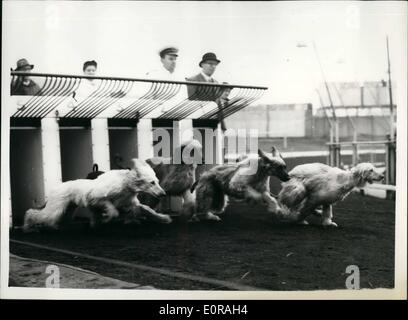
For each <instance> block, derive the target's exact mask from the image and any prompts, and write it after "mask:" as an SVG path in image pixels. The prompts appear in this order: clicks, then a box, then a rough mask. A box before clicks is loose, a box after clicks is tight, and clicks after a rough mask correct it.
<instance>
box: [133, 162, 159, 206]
mask: <svg viewBox="0 0 408 320" xmlns="http://www.w3.org/2000/svg"><path fill="white" fill-rule="evenodd" d="M132 164H133V167H132V170H134V171H135V172H136V175H137V178H138V179H137V180H138V181H137V187H138V189H140V190H141V191H143V192H146V193H149V194H151V195H152V196H155V197H157V198H160V197H163V196H165V195H166V192H165V191H164V190H163V189H162V187H160V184H159V179H157V177H156V174H155V172H154V170H153V169H152V167H151V166H149V165H148V164H147V162H146V161H143V160H140V159H133V160H132Z"/></svg>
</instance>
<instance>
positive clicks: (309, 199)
mask: <svg viewBox="0 0 408 320" xmlns="http://www.w3.org/2000/svg"><path fill="white" fill-rule="evenodd" d="M289 176H290V180H289V181H288V182H285V183H283V187H282V190H281V191H280V193H279V195H278V201H279V204H280V206H281V209H282V211H281V212H282V213H283V214H282V217H281V218H282V219H283V220H288V221H296V222H303V223H304V224H307V223H306V222H305V221H304V219H305V218H306V217H307V216H309V215H311V214H315V213H316V210H317V208H319V207H321V206H322V209H323V210H322V214H323V220H322V225H324V226H334V227H337V224H336V223H335V222H333V220H332V219H333V210H332V205H333V204H334V203H336V202H338V201H342V200H344V199H345V198H346V197H347V196H348V195H349V194H350V192H351V191H352V190H353V189H354V188H355V187H359V188H361V187H363V186H364V185H365V184H366V183H373V182H374V181H380V180H382V179H384V175H383V174H381V173H379V172H377V171H376V169H375V167H374V166H373V165H372V164H371V163H359V164H358V165H356V166H355V167H353V168H351V169H350V170H347V171H346V170H342V169H339V168H336V167H330V166H328V165H325V164H322V163H308V164H302V165H299V166H296V167H295V168H293V169H292V171H290V172H289Z"/></svg>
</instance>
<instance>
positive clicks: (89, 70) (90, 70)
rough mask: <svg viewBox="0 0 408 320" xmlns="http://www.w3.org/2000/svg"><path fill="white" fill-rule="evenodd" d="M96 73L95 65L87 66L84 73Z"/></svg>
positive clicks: (88, 74) (92, 74)
mask: <svg viewBox="0 0 408 320" xmlns="http://www.w3.org/2000/svg"><path fill="white" fill-rule="evenodd" d="M95 74H96V67H95V66H87V67H86V68H85V70H84V75H86V76H94V75H95Z"/></svg>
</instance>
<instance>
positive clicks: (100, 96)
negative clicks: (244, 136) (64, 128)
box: [11, 71, 267, 120]
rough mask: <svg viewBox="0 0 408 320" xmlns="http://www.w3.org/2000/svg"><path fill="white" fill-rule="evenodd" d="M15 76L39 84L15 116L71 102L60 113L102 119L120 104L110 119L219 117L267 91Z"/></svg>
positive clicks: (110, 79)
mask: <svg viewBox="0 0 408 320" xmlns="http://www.w3.org/2000/svg"><path fill="white" fill-rule="evenodd" d="M11 77H12V85H16V84H17V83H18V82H19V81H21V79H22V78H23V77H30V78H31V79H34V80H35V82H36V83H37V84H39V86H40V88H39V91H38V92H36V93H35V95H33V96H31V97H30V98H29V99H28V100H27V101H25V102H24V103H23V104H22V105H21V106H19V107H18V109H17V110H16V111H15V112H14V113H13V114H12V115H11V117H12V118H40V119H41V118H44V117H47V116H50V115H52V112H55V111H57V112H58V110H57V109H58V108H59V107H60V106H61V105H64V104H68V105H69V108H68V109H67V111H66V112H65V113H64V114H63V115H61V114H59V115H58V114H57V116H61V117H64V118H90V119H92V118H95V117H102V114H103V112H104V111H105V110H107V109H109V108H111V107H112V106H115V105H116V106H118V107H117V108H115V109H114V110H112V112H111V113H110V115H109V117H111V118H117V119H140V118H159V119H173V120H181V119H185V118H194V119H217V117H218V115H219V113H220V112H222V115H223V117H228V116H230V115H231V114H233V113H235V112H237V111H239V110H241V109H242V108H245V107H246V106H248V105H249V104H251V103H252V102H254V101H256V100H257V99H259V98H260V97H261V96H262V94H263V93H264V91H265V90H266V89H267V88H266V87H259V86H244V85H233V84H218V83H203V82H190V81H168V80H156V79H138V78H123V77H99V76H98V77H96V76H95V77H94V76H84V75H69V74H50V73H31V72H18V71H11ZM89 83H93V87H92V89H91V90H88V93H87V94H85V95H83V94H82V96H81V94H80V91H81V88H82V87H84V86H85V87H86V86H88V87H90V86H89ZM183 87H184V88H183ZM191 87H194V90H192V91H194V93H192V94H190V95H189V94H188V90H187V89H189V88H191ZM183 89H184V90H183ZM226 89H229V90H231V93H230V97H229V99H228V101H227V102H226V103H225V104H223V105H222V107H220V104H219V103H217V102H218V101H217V100H218V99H219V98H220V96H221V94H222V93H223V92H224V91H225V90H226ZM162 105H166V108H165V110H164V111H162V112H160V113H155V112H154V111H155V110H157V109H158V107H160V106H162ZM198 111H201V112H198Z"/></svg>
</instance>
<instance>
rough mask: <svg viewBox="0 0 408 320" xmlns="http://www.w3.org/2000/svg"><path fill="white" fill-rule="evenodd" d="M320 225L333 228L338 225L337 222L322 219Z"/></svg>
mask: <svg viewBox="0 0 408 320" xmlns="http://www.w3.org/2000/svg"><path fill="white" fill-rule="evenodd" d="M322 226H323V227H335V228H337V227H338V225H337V223H336V222H333V221H323V223H322Z"/></svg>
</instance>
